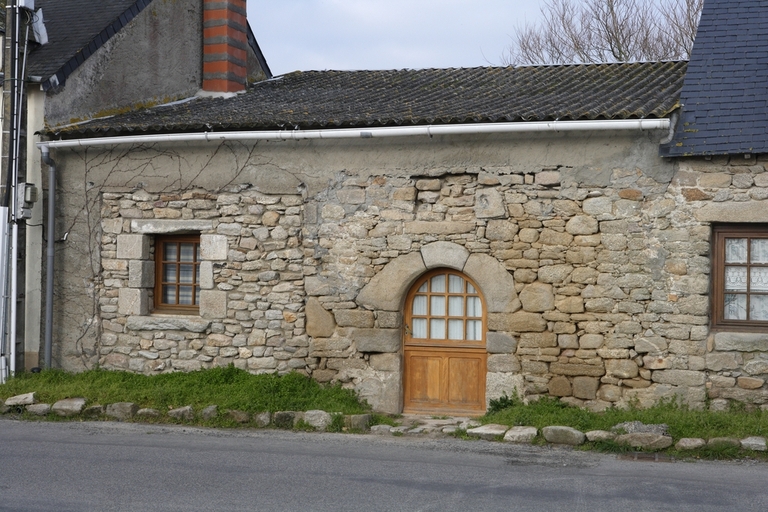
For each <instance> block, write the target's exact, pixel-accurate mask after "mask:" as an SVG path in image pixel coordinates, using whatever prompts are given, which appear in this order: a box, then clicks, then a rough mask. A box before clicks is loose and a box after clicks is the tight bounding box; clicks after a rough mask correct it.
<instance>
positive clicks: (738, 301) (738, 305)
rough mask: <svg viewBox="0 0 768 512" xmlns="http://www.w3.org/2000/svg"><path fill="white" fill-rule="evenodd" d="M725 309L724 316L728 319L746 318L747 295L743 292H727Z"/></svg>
mask: <svg viewBox="0 0 768 512" xmlns="http://www.w3.org/2000/svg"><path fill="white" fill-rule="evenodd" d="M724 309H725V311H723V316H724V318H725V319H726V320H746V319H747V296H746V295H744V294H741V293H739V294H736V293H726V294H725V308H724Z"/></svg>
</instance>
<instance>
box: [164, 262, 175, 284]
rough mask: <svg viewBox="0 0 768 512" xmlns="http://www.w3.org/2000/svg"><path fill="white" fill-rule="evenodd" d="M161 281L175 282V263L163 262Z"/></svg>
mask: <svg viewBox="0 0 768 512" xmlns="http://www.w3.org/2000/svg"><path fill="white" fill-rule="evenodd" d="M163 282H166V283H175V282H176V265H171V264H168V263H164V264H163Z"/></svg>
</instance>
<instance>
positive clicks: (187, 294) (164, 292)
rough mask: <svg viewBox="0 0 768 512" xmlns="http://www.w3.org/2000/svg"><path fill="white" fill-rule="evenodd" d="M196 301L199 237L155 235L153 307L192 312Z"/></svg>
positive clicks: (197, 295) (196, 308) (198, 286)
mask: <svg viewBox="0 0 768 512" xmlns="http://www.w3.org/2000/svg"><path fill="white" fill-rule="evenodd" d="M199 304H200V237H199V236H194V235H185V236H168V237H158V238H157V239H155V310H159V311H169V312H184V313H196V312H197V311H198V305H199Z"/></svg>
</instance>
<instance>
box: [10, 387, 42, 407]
mask: <svg viewBox="0 0 768 512" xmlns="http://www.w3.org/2000/svg"><path fill="white" fill-rule="evenodd" d="M34 403H35V392H34V391H33V392H32V393H24V394H23V395H16V396H12V397H10V398H8V399H7V400H6V401H5V405H7V406H8V407H12V406H15V405H32V404H34Z"/></svg>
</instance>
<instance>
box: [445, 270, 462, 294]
mask: <svg viewBox="0 0 768 512" xmlns="http://www.w3.org/2000/svg"><path fill="white" fill-rule="evenodd" d="M448 292H449V293H464V280H463V279H462V278H460V277H459V276H455V275H453V274H449V275H448Z"/></svg>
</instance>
